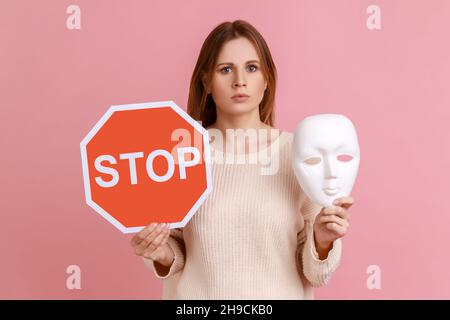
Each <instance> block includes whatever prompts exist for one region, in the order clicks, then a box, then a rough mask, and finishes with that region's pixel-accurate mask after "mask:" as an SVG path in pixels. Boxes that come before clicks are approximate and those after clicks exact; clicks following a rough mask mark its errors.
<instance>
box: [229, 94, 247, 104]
mask: <svg viewBox="0 0 450 320" xmlns="http://www.w3.org/2000/svg"><path fill="white" fill-rule="evenodd" d="M248 98H250V96H249V95H247V94H244V93H238V94H235V95H234V96H232V97H231V99H233V100H234V101H236V102H245V101H247V100H248Z"/></svg>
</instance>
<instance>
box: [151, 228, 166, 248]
mask: <svg viewBox="0 0 450 320" xmlns="http://www.w3.org/2000/svg"><path fill="white" fill-rule="evenodd" d="M166 236H167V234H166V232H163V231H162V232H161V233H159V234H158V236H157V237H156V238H155V240H153V241H152V242H151V243H150V245H149V246H148V249H149V250H151V251H154V250H156V249H157V248H159V246H160V245H161V244H162V241H163V239H164V237H166Z"/></svg>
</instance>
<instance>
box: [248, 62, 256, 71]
mask: <svg viewBox="0 0 450 320" xmlns="http://www.w3.org/2000/svg"><path fill="white" fill-rule="evenodd" d="M247 69H248V71H250V72H255V71H256V70H257V69H258V67H257V66H255V65H254V64H251V65H249V66H248V67H247Z"/></svg>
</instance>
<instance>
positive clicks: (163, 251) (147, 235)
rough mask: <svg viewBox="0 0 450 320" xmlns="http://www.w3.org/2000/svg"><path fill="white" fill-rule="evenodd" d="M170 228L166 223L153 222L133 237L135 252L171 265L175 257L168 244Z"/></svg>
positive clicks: (164, 264)
mask: <svg viewBox="0 0 450 320" xmlns="http://www.w3.org/2000/svg"><path fill="white" fill-rule="evenodd" d="M169 236H170V229H169V228H168V225H167V224H165V223H159V224H158V223H151V224H150V225H148V226H147V227H146V228H144V229H142V230H141V231H140V232H139V233H137V234H135V235H134V237H133V238H132V239H131V245H132V247H133V248H134V253H135V254H136V255H138V256H141V257H144V258H147V259H151V260H153V261H157V262H159V263H160V264H162V265H163V266H166V267H169V266H170V265H171V264H172V262H173V260H174V258H175V255H174V252H173V250H172V249H171V248H170V246H169V245H168V244H167V239H169Z"/></svg>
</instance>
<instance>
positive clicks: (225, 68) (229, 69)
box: [220, 67, 231, 73]
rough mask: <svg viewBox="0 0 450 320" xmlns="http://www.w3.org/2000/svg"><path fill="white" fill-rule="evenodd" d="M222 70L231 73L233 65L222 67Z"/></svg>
mask: <svg viewBox="0 0 450 320" xmlns="http://www.w3.org/2000/svg"><path fill="white" fill-rule="evenodd" d="M220 71H222V73H230V72H231V67H223V68H222V69H220Z"/></svg>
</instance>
